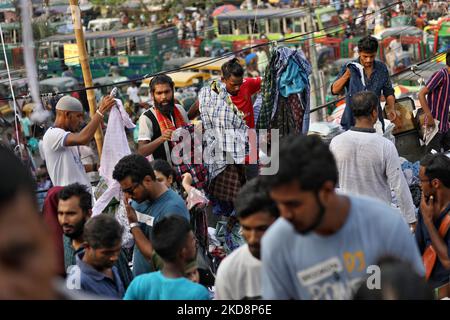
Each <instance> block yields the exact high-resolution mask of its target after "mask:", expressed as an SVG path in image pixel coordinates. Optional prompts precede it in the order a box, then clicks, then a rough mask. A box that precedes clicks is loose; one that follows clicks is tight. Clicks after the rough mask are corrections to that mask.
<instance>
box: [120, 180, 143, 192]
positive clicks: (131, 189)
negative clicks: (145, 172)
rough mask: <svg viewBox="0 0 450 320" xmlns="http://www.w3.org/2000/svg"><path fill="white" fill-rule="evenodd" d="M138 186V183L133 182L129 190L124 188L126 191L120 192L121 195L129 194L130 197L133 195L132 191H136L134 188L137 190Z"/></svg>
mask: <svg viewBox="0 0 450 320" xmlns="http://www.w3.org/2000/svg"><path fill="white" fill-rule="evenodd" d="M139 185H140V183H137V182H135V183H134V184H133V186H131V187H129V188H126V189H122V192H123V193H127V194H130V195H133V194H134V190H136V188H137V187H138V186H139Z"/></svg>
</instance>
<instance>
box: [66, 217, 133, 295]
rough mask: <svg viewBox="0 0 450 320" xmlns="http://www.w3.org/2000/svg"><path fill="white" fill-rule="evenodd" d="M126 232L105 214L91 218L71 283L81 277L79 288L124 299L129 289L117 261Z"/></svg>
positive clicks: (86, 225) (77, 255) (68, 281)
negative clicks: (125, 286) (126, 290)
mask: <svg viewBox="0 0 450 320" xmlns="http://www.w3.org/2000/svg"><path fill="white" fill-rule="evenodd" d="M63 228H64V230H68V229H70V228H67V227H66V228H65V227H63ZM122 233H123V227H122V226H121V225H120V224H119V222H117V221H116V219H114V218H112V217H109V216H107V215H104V214H103V215H99V216H96V217H94V218H92V219H90V220H89V221H88V222H87V223H86V224H85V226H84V232H83V236H84V250H83V251H81V252H78V253H77V254H76V259H77V264H76V267H75V268H72V269H71V273H70V274H69V276H68V277H67V283H68V286H69V285H71V284H75V283H77V281H78V283H79V287H78V288H76V289H81V290H83V291H86V292H88V293H92V294H95V295H98V296H101V297H104V298H113V299H122V297H123V295H124V293H125V289H124V286H123V283H122V280H121V279H120V276H119V273H118V269H117V267H116V266H115V265H114V264H115V263H116V262H117V261H118V259H119V256H120V249H121V243H122Z"/></svg>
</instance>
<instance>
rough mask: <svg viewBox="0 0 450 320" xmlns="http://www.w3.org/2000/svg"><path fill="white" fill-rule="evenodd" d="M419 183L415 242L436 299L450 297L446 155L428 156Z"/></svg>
mask: <svg viewBox="0 0 450 320" xmlns="http://www.w3.org/2000/svg"><path fill="white" fill-rule="evenodd" d="M419 179H420V184H421V188H422V201H421V203H420V214H419V221H418V225H417V229H416V240H417V243H418V245H419V249H420V252H421V254H422V255H423V260H424V263H425V271H426V278H427V280H428V282H429V284H430V285H431V287H432V288H434V289H435V293H436V296H437V298H439V299H441V298H443V297H450V285H449V281H450V232H449V228H450V159H449V158H447V157H446V156H445V155H443V154H436V155H427V156H425V158H424V159H422V161H421V162H420V170H419Z"/></svg>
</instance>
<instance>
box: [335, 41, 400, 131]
mask: <svg viewBox="0 0 450 320" xmlns="http://www.w3.org/2000/svg"><path fill="white" fill-rule="evenodd" d="M377 50H378V42H377V40H376V39H375V38H374V37H371V36H367V37H364V38H362V39H361V40H360V41H359V42H358V52H359V57H358V58H357V59H355V60H353V61H351V62H349V63H347V64H346V65H344V66H343V67H342V69H341V71H340V72H339V74H338V76H337V78H336V81H334V83H333V84H332V85H331V93H332V94H333V95H339V94H342V93H344V91H345V95H346V106H345V110H344V114H343V116H342V120H341V126H342V127H343V128H344V129H345V130H348V129H350V128H351V127H352V126H354V125H355V118H354V117H353V113H352V111H351V109H350V101H351V98H352V96H353V95H354V94H355V93H357V92H360V91H372V92H374V93H375V94H376V96H377V97H378V98H380V97H381V94H382V93H383V95H384V97H385V99H386V104H387V105H388V106H389V107H390V108H392V109H393V108H394V104H395V96H394V88H393V87H392V83H391V79H390V77H389V71H388V68H387V67H386V65H385V64H384V63H382V62H381V61H378V60H375V56H376V55H377ZM378 118H379V120H380V121H381V124H382V127H383V131H384V121H383V113H382V110H381V106H380V105H378Z"/></svg>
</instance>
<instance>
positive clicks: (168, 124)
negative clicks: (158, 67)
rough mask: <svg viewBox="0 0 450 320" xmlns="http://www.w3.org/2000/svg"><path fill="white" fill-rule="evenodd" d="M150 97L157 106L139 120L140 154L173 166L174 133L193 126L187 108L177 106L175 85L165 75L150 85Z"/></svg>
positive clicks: (159, 76) (155, 78) (155, 79)
mask: <svg viewBox="0 0 450 320" xmlns="http://www.w3.org/2000/svg"><path fill="white" fill-rule="evenodd" d="M150 93H151V95H152V98H153V103H154V105H153V106H152V107H151V108H150V109H148V110H147V111H146V112H144V113H143V114H142V115H141V117H140V118H139V137H138V152H139V154H141V155H143V156H144V157H147V156H150V155H151V156H153V159H155V160H156V159H163V160H166V161H167V162H169V163H172V162H171V161H170V159H171V158H170V146H169V144H168V143H167V141H170V138H171V137H172V132H173V131H174V130H175V129H177V128H179V127H181V126H183V125H185V124H187V123H188V122H189V119H188V116H187V113H186V111H185V110H184V108H183V107H182V106H180V105H178V104H175V99H174V83H173V81H172V79H171V78H170V77H169V76H167V75H165V74H161V75H157V76H156V77H154V78H153V79H152V81H150Z"/></svg>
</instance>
